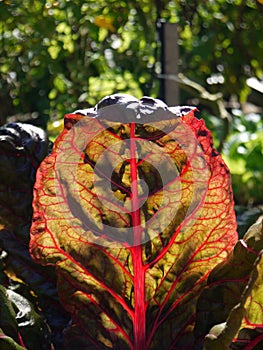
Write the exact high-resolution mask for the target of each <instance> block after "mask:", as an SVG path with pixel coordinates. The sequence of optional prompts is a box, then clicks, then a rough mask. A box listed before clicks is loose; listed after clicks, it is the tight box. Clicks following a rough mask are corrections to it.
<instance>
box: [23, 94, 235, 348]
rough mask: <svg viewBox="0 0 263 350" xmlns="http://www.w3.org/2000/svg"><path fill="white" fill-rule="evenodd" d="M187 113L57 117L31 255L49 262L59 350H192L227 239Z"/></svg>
mask: <svg viewBox="0 0 263 350" xmlns="http://www.w3.org/2000/svg"><path fill="white" fill-rule="evenodd" d="M194 112H195V108H193V107H171V108H168V107H167V106H166V105H165V104H164V103H162V102H161V101H159V100H154V99H151V98H149V97H144V98H142V99H141V100H137V99H135V98H133V97H132V96H125V95H112V96H109V97H106V98H104V99H103V100H102V101H101V102H100V103H99V104H98V105H97V106H96V107H95V108H91V109H88V110H82V111H77V112H75V113H74V114H69V115H66V116H65V128H64V131H63V132H62V134H61V135H60V136H59V137H58V139H57V140H56V142H55V144H54V148H53V151H52V154H51V155H50V156H49V157H47V158H46V159H45V160H44V161H43V162H42V164H41V166H40V168H39V170H38V174H37V181H36V184H35V194H34V202H33V206H34V216H33V224H32V228H31V242H30V249H31V253H32V256H33V257H34V258H35V259H36V260H37V261H38V262H39V263H41V264H44V265H45V264H54V265H56V271H57V274H58V290H59V296H60V300H61V302H62V304H63V306H64V307H65V308H66V309H67V310H68V311H69V312H70V313H71V315H72V327H71V328H70V329H68V331H67V332H66V334H67V339H66V341H67V347H68V349H70V348H72V345H71V344H75V346H77V345H78V346H79V347H80V348H81V349H111V348H113V349H122V350H125V349H133V350H135V349H136V350H143V349H156V350H157V349H160V348H165V349H194V346H195V342H196V340H195V339H194V337H193V333H192V331H193V326H194V321H195V306H196V302H197V298H198V296H199V294H200V292H201V290H202V288H203V287H204V285H205V283H206V279H207V277H208V275H209V273H210V271H211V270H212V269H213V268H214V267H215V265H217V264H218V263H219V262H222V261H224V260H225V259H226V256H227V254H228V252H229V251H231V249H232V247H233V246H234V244H235V243H236V240H237V234H236V223H235V215H234V211H233V200H232V191H231V183H230V176H229V171H228V169H227V167H226V166H225V164H224V162H223V160H222V158H221V156H220V155H219V154H218V152H217V151H216V150H215V149H214V148H213V142H212V138H211V134H210V132H209V131H208V130H207V129H206V127H205V125H204V122H203V121H202V120H198V119H196V118H195V116H194ZM76 344H77V345H76Z"/></svg>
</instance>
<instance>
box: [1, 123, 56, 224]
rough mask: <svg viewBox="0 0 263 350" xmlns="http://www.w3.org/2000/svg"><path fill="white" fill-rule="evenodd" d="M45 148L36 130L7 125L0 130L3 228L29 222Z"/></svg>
mask: <svg viewBox="0 0 263 350" xmlns="http://www.w3.org/2000/svg"><path fill="white" fill-rule="evenodd" d="M48 148H49V141H48V138H47V135H46V133H45V132H44V131H43V130H42V129H40V128H38V127H35V126H33V125H30V124H22V123H9V124H6V125H3V126H2V127H1V128H0V224H2V225H4V226H5V227H14V226H17V225H20V224H25V223H29V222H30V221H31V216H32V197H33V184H34V182H35V177H36V170H37V168H38V166H39V164H40V162H41V161H42V160H43V158H44V157H45V156H46V155H47V154H48Z"/></svg>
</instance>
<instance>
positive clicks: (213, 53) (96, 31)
mask: <svg viewBox="0 0 263 350" xmlns="http://www.w3.org/2000/svg"><path fill="white" fill-rule="evenodd" d="M262 17H263V3H262V0H257V1H256V0H210V1H205V0H194V1H184V0H180V1H179V0H178V1H167V0H159V1H158V0H156V1H153V0H142V1H136V0H131V1H128V2H127V1H122V0H121V1H120V0H118V1H115V0H111V1H104V0H98V1H93V0H92V1H80V0H73V1H68V0H61V1H54V0H50V1H44V0H42V1H41V0H24V1H23V2H22V3H21V2H20V1H19V0H1V1H0V106H1V108H0V123H1V124H4V123H5V122H6V121H10V120H11V121H12V120H22V121H28V122H31V123H34V124H36V125H41V126H42V127H44V128H46V127H48V130H49V133H50V135H51V136H53V137H55V136H56V134H57V133H58V132H59V131H60V128H61V121H60V120H61V118H62V117H63V115H64V114H65V113H68V112H71V111H73V110H75V109H76V108H83V107H85V108H87V107H89V106H90V105H94V104H95V103H97V102H98V101H99V100H100V99H101V98H102V97H104V96H105V95H107V94H111V93H114V92H116V91H121V92H125V93H130V94H132V95H135V96H137V97H141V96H143V95H151V96H153V97H158V96H159V95H160V79H159V74H160V73H161V64H160V51H161V43H160V41H159V39H158V30H157V29H156V28H157V22H158V20H159V19H160V18H162V19H163V20H166V21H169V22H173V23H177V24H178V31H179V42H178V44H179V49H180V59H179V62H178V66H179V71H180V73H183V74H184V76H186V77H187V78H189V79H190V81H194V82H197V83H198V84H199V85H200V86H201V87H202V88H204V89H205V91H208V92H209V93H211V94H217V93H221V94H222V98H221V97H220V99H222V101H223V102H224V108H225V112H226V116H227V118H225V119H224V116H222V115H220V112H219V111H218V109H217V108H216V102H213V101H211V98H207V99H202V98H200V91H195V90H193V89H191V84H190V86H189V84H181V96H180V97H181V101H180V102H181V104H186V103H192V104H197V105H199V106H200V109H201V111H202V117H203V118H205V119H206V122H207V124H208V126H209V128H210V129H211V130H212V131H213V133H214V135H215V139H216V145H217V146H218V147H219V148H220V149H221V150H222V152H223V154H224V157H225V159H226V161H227V164H228V165H229V167H230V169H231V173H232V179H233V186H234V193H235V199H236V202H237V203H238V204H243V205H252V204H259V203H263V185H262V183H263V172H262V149H263V126H262V105H263V103H262V94H261V95H259V94H258V95H257V94H256V93H255V92H254V93H252V90H251V89H250V88H249V86H248V85H247V82H246V81H247V79H248V78H251V77H256V78H258V79H261V78H262V70H263V61H262V55H263V36H262V32H263V20H262ZM248 102H253V108H252V107H251V106H250V105H248Z"/></svg>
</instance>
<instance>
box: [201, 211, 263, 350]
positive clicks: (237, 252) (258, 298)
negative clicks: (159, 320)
mask: <svg viewBox="0 0 263 350" xmlns="http://www.w3.org/2000/svg"><path fill="white" fill-rule="evenodd" d="M262 249H263V222H262V218H260V219H259V220H258V221H257V223H255V224H254V225H252V226H251V227H250V228H249V230H248V231H247V233H246V234H245V236H244V238H243V240H240V241H238V242H237V244H236V246H235V248H234V250H233V252H232V253H231V254H230V255H229V257H228V259H227V261H225V262H223V263H221V264H220V265H218V266H216V267H215V269H214V270H213V271H212V272H211V274H210V276H209V278H208V283H207V287H206V288H205V289H204V291H203V292H202V294H201V296H200V298H199V300H198V304H197V319H196V325H195V336H196V337H197V338H203V337H204V335H205V333H208V334H207V335H206V337H205V343H204V349H205V350H210V349H218V350H225V349H229V347H230V345H231V344H232V343H233V342H235V341H236V342H237V343H238V342H239V341H240V342H242V344H243V345H244V343H245V344H249V342H250V340H251V339H249V338H247V337H245V338H244V339H243V340H242V339H241V338H242V336H244V329H247V328H252V329H255V328H256V327H262V324H263V313H262V302H263V300H262V273H263V265H262V259H261V256H262V252H263V250H262ZM210 328H211V329H210ZM240 337H241V338H240Z"/></svg>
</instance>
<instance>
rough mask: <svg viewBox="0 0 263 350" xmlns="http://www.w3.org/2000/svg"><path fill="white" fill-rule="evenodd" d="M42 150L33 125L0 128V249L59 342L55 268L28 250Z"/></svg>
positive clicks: (62, 317)
mask: <svg viewBox="0 0 263 350" xmlns="http://www.w3.org/2000/svg"><path fill="white" fill-rule="evenodd" d="M48 151H49V140H48V138H47V135H46V133H45V132H44V131H43V130H42V129H40V128H38V127H35V126H33V125H29V124H22V123H10V124H6V125H4V126H2V127H1V128H0V226H1V227H0V228H1V230H0V249H1V250H4V251H5V252H6V253H7V254H6V255H5V257H2V262H3V264H4V271H5V273H6V275H7V276H8V277H9V278H10V279H12V280H15V281H19V282H22V283H23V284H25V285H26V286H25V289H26V288H27V290H29V288H30V291H31V292H32V291H33V293H32V294H33V295H34V297H33V296H32V295H31V301H34V302H35V303H36V304H37V307H40V308H41V309H42V310H43V312H44V313H45V316H46V317H47V319H48V322H49V325H50V327H51V328H52V331H53V336H54V341H55V343H56V344H59V342H60V341H61V339H59V338H61V331H62V329H63V328H64V327H65V326H66V324H67V322H68V316H66V312H65V311H64V309H63V308H62V307H61V305H60V303H59V300H58V296H57V290H56V274H55V273H54V268H53V267H42V266H40V265H38V264H36V263H35V261H34V260H33V259H32V258H31V256H30V254H29V250H28V243H29V231H30V225H31V220H32V198H33V185H34V182H35V178H36V171H37V168H38V166H39V164H40V163H41V161H42V160H43V159H44V157H45V156H47V154H48ZM28 286H30V287H28ZM28 293H29V291H28ZM26 296H27V295H26ZM29 331H31V330H30V329H29Z"/></svg>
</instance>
